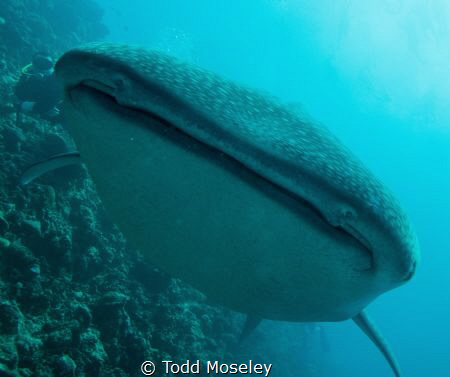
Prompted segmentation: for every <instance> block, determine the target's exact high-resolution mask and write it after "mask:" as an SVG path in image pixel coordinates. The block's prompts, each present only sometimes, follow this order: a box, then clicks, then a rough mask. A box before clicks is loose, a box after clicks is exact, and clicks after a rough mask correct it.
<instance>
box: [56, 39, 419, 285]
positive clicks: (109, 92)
mask: <svg viewBox="0 0 450 377" xmlns="http://www.w3.org/2000/svg"><path fill="white" fill-rule="evenodd" d="M56 72H57V75H58V77H59V78H60V79H61V80H62V82H63V85H64V87H65V91H66V93H67V98H69V100H68V101H66V102H67V103H71V104H76V102H77V101H79V100H80V98H83V96H82V95H81V93H83V91H84V93H89V96H95V95H101V96H104V98H108V99H109V100H110V102H109V105H108V106H116V107H118V108H119V107H120V108H122V109H128V110H133V111H135V112H139V113H141V114H146V115H147V116H149V117H150V118H152V119H154V120H157V121H158V122H160V123H162V124H164V125H166V126H167V125H170V127H173V128H175V129H177V130H179V131H180V132H182V133H184V134H186V135H188V136H189V137H191V138H192V139H194V140H195V141H197V142H199V143H201V144H203V145H207V146H208V147H209V148H212V149H214V150H215V151H216V152H217V153H220V154H224V155H226V156H228V157H230V158H231V159H233V160H235V161H238V162H239V163H240V164H242V166H243V167H245V168H246V169H249V170H250V171H252V172H253V173H255V174H256V175H258V176H260V177H262V178H264V179H265V180H267V181H269V182H270V183H271V184H273V185H276V186H277V187H278V188H280V189H281V190H284V191H285V192H287V193H289V194H290V195H291V196H293V197H295V198H297V199H298V200H299V201H301V202H302V203H304V204H307V205H308V206H309V207H310V208H311V209H313V211H314V212H315V214H316V215H317V216H319V217H320V218H321V219H322V220H323V221H324V222H326V223H327V224H328V225H330V227H331V228H334V229H335V230H336V231H339V232H344V233H346V234H347V235H349V236H350V237H352V238H353V239H355V240H356V241H358V242H359V243H360V244H361V246H362V248H364V249H365V250H366V251H367V253H368V254H369V255H370V266H366V267H367V269H369V270H371V271H372V273H373V276H374V279H376V280H377V285H378V288H377V289H379V291H380V292H381V291H384V290H388V289H391V288H393V287H395V286H397V285H400V284H402V283H403V282H405V281H407V280H408V279H410V278H411V276H412V275H413V273H414V271H415V268H416V264H417V260H418V256H419V251H418V250H419V249H418V244H417V240H416V236H415V234H414V232H413V230H412V229H411V226H410V223H409V221H408V219H407V217H406V216H405V214H404V212H403V210H402V209H401V208H400V205H399V204H398V202H397V200H396V199H395V198H394V197H393V195H392V194H391V193H390V192H389V190H388V189H387V188H386V187H385V186H384V185H383V184H382V183H381V182H380V181H379V180H378V179H377V178H375V177H374V176H373V175H372V174H371V173H370V172H369V171H368V170H367V169H366V168H365V167H364V166H363V165H362V164H361V163H360V161H359V160H358V159H356V158H355V157H354V156H353V155H352V153H351V152H350V151H348V149H347V148H345V147H344V146H342V144H341V143H340V142H339V141H338V140H337V139H336V138H335V137H334V136H333V135H332V134H331V133H330V132H329V131H328V130H327V129H326V128H325V127H323V126H322V125H318V124H316V123H314V122H312V121H311V120H309V119H307V118H306V117H305V116H304V115H303V114H301V113H299V112H295V111H292V109H290V108H288V107H285V106H283V105H282V104H280V103H279V101H277V100H276V99H273V98H269V97H268V96H265V95H262V94H260V93H258V92H256V91H254V90H251V89H247V88H245V87H242V86H240V85H238V84H236V83H233V82H231V81H227V80H224V79H222V78H221V77H219V76H217V75H215V74H213V73H210V72H208V71H205V70H203V69H200V68H198V67H193V66H191V65H188V64H185V63H183V62H180V61H178V60H177V59H175V58H173V57H170V56H167V55H164V54H162V53H159V52H155V51H147V50H144V49H140V48H133V47H129V46H120V45H109V44H90V45H87V46H84V47H81V48H78V49H75V50H72V51H70V52H68V53H66V54H65V55H63V57H62V58H61V59H60V60H59V61H58V63H57V65H56ZM75 91H76V92H77V95H76V96H75V95H72V94H73V93H75ZM68 106H71V105H68ZM99 122H100V121H99ZM76 126H77V125H75V127H76ZM102 127H104V128H103V129H102V130H101V132H102V133H103V134H104V135H106V134H108V124H103V125H102ZM103 137H105V136H103ZM81 149H82V148H81ZM88 167H89V163H88Z"/></svg>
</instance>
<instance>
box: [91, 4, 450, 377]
mask: <svg viewBox="0 0 450 377" xmlns="http://www.w3.org/2000/svg"><path fill="white" fill-rule="evenodd" d="M100 3H101V4H102V6H103V7H104V9H105V11H106V14H105V22H106V24H107V26H108V27H109V29H110V30H111V33H110V35H109V37H108V39H109V40H110V41H114V42H125V43H132V44H139V45H144V46H147V47H151V48H159V49H163V50H165V51H167V52H170V53H172V54H175V55H178V56H179V57H181V58H183V59H185V60H189V61H191V62H194V63H196V64H199V65H201V66H203V67H206V68H209V69H211V70H214V71H216V72H218V73H221V74H223V75H224V76H226V77H228V78H232V79H235V80H237V81H239V82H241V83H244V84H247V85H250V86H252V87H255V88H259V89H262V90H264V91H266V92H269V93H271V94H274V95H277V96H279V97H281V98H282V99H283V100H284V101H286V102H289V103H292V105H293V106H302V107H303V108H304V109H305V110H306V111H307V112H308V113H310V114H311V115H312V116H313V117H314V118H315V119H317V120H319V121H321V122H323V123H324V124H326V125H327V126H328V127H329V128H330V129H331V130H332V131H333V132H334V133H335V134H336V135H338V136H339V137H340V138H341V139H342V140H343V141H344V142H345V144H346V145H348V146H349V147H350V148H351V149H352V150H353V151H354V152H355V153H356V154H357V155H358V156H359V157H360V158H361V159H362V160H363V161H364V162H365V163H366V164H367V165H368V166H369V167H370V168H371V169H372V170H373V171H374V172H375V173H376V174H377V175H378V176H379V177H380V178H381V179H382V180H383V181H384V182H385V183H386V184H387V185H388V186H389V187H390V188H391V189H392V190H393V191H394V193H395V194H396V195H397V196H398V198H399V199H400V201H401V202H402V204H403V206H404V207H405V209H406V210H407V212H408V214H409V215H410V217H411V219H412V221H413V223H414V224H415V228H416V231H417V233H418V236H419V240H420V244H421V248H422V263H421V266H420V268H419V270H418V272H417V275H416V277H415V278H414V279H413V280H412V281H411V282H409V283H408V284H406V285H405V286H403V287H401V288H399V289H396V290H394V291H392V292H389V293H387V294H385V295H383V296H382V297H380V298H379V299H378V300H377V301H376V302H374V303H373V304H372V305H370V307H369V310H370V312H371V314H372V316H373V318H374V320H375V321H376V322H377V323H378V325H379V327H380V328H381V330H382V332H383V333H384V335H385V337H386V338H387V339H388V341H389V343H390V344H391V345H392V347H393V349H394V351H395V353H396V355H397V357H398V359H399V362H400V364H401V367H402V369H403V371H404V374H405V376H409V377H416V376H417V377H423V376H448V375H450V358H449V351H448V350H449V346H448V339H449V337H450V325H449V323H448V318H450V274H449V272H448V271H449V268H450V253H449V252H448V251H449V250H450V236H449V226H450V221H449V216H448V214H449V213H450V195H449V193H450V108H449V107H448V106H447V103H446V102H447V101H446V99H447V95H448V93H449V92H450V71H449V70H448V62H449V61H450V47H449V46H450V21H449V20H450V4H448V2H446V1H445V0H436V1H433V2H422V1H419V0H411V1H402V0H384V1H356V0H354V1H351V0H334V1H333V0H315V1H314V0H253V1H237V0H230V1H209V0H196V1H184V0H171V1H154V2H150V1H148V0H135V1H133V2H130V1H125V0H109V1H106V0H102V1H100ZM273 326H283V325H282V324H273ZM326 330H327V331H328V333H329V334H330V338H331V339H330V352H329V354H328V355H326V356H324V357H323V360H322V361H323V362H324V363H326V364H327V370H328V373H329V375H330V376H331V375H333V376H342V377H348V376H365V377H379V376H390V375H391V372H390V371H389V369H388V366H387V364H386V362H385V361H384V360H383V359H382V357H381V356H380V355H379V353H378V351H377V350H376V349H375V347H374V346H373V345H372V344H371V343H370V342H369V340H368V339H367V338H365V336H364V335H363V334H362V333H360V331H359V330H358V329H356V327H355V326H354V325H353V324H352V323H350V322H347V323H337V324H329V325H328V324H327V325H326ZM280 333H282V331H280ZM274 344H276V345H277V346H279V347H283V339H282V338H277V339H274Z"/></svg>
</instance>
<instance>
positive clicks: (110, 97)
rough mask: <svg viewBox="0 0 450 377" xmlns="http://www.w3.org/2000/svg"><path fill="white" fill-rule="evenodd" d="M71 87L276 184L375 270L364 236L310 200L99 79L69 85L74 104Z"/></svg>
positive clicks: (278, 188) (366, 269) (368, 268)
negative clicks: (120, 97) (119, 95)
mask: <svg viewBox="0 0 450 377" xmlns="http://www.w3.org/2000/svg"><path fill="white" fill-rule="evenodd" d="M73 89H77V90H79V89H82V90H85V91H88V92H90V93H91V94H92V95H95V96H98V97H102V98H103V100H104V101H102V102H103V103H105V104H106V103H107V104H108V105H107V106H112V107H113V108H115V109H116V110H118V111H126V112H128V113H129V112H134V113H136V115H138V116H145V117H146V118H147V119H149V120H151V121H149V122H148V124H149V125H150V124H157V125H158V126H159V127H160V128H161V129H170V130H172V131H174V132H175V133H179V134H181V135H183V138H184V140H186V138H187V139H189V143H190V144H192V145H195V146H196V147H195V149H196V150H198V151H203V153H204V156H205V158H208V156H211V155H220V156H221V159H227V160H229V161H230V162H232V163H233V164H234V165H239V166H240V167H241V168H242V169H245V170H247V171H251V172H252V173H253V174H255V175H257V176H258V177H259V178H261V179H262V180H264V181H265V182H266V183H267V184H268V185H270V186H272V187H275V188H276V190H279V191H281V192H283V193H285V194H287V195H289V196H290V197H292V198H294V199H295V200H296V201H297V202H299V203H301V204H302V205H303V206H305V207H307V208H309V209H310V210H311V213H313V214H314V216H315V217H317V219H319V220H320V221H321V222H322V223H323V224H324V225H326V226H327V227H328V228H329V229H330V232H337V233H339V234H341V235H345V237H348V238H350V239H352V240H353V241H356V242H357V243H358V244H359V245H360V246H361V249H362V250H364V251H365V253H366V254H367V256H368V257H369V258H370V263H369V265H368V266H364V268H361V269H360V268H358V269H357V270H362V271H370V270H373V269H374V256H373V251H372V250H371V247H370V244H369V243H368V242H364V237H363V236H362V235H361V234H359V233H358V231H357V230H356V229H354V228H353V229H350V231H349V229H344V228H343V227H341V226H333V225H331V224H330V223H329V222H328V221H327V220H326V218H325V217H324V216H323V214H322V212H321V211H320V210H319V209H318V208H317V207H315V206H314V205H313V203H311V202H310V201H308V200H307V199H305V198H303V197H301V196H299V195H298V194H296V193H294V192H292V191H290V190H288V189H286V188H285V187H283V186H281V185H279V184H278V183H276V182H274V181H272V180H270V179H268V178H267V177H265V176H263V175H261V174H259V173H257V172H255V171H253V170H252V169H250V168H249V167H248V166H246V165H245V164H243V163H242V162H241V161H239V160H237V159H236V158H234V157H233V156H230V155H229V154H227V153H226V152H224V151H222V150H219V149H217V148H215V147H213V146H210V145H207V144H205V143H204V142H202V141H201V140H198V139H197V138H195V137H193V136H192V135H189V134H187V133H186V132H185V131H184V130H182V129H181V128H180V127H178V126H177V125H176V124H174V123H173V122H171V121H169V120H168V119H166V118H164V117H162V116H160V115H159V114H156V113H154V112H151V111H149V110H148V109H142V108H139V107H132V106H127V105H123V104H121V103H119V102H118V101H117V99H116V97H115V95H114V93H115V90H116V89H115V88H114V87H112V86H110V85H107V84H105V83H102V82H99V81H97V80H91V79H90V80H84V81H82V82H81V83H80V84H78V85H76V86H74V87H72V88H68V93H69V98H71V102H72V103H73V104H74V106H75V107H76V100H74V99H73V98H72V96H71V94H70V93H71V91H72V90H73ZM172 141H173V142H177V140H176V139H173V140H172Z"/></svg>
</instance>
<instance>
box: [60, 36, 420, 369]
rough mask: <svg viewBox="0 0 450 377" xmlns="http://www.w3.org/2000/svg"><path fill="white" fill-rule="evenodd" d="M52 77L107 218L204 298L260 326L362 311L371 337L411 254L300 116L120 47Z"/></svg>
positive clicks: (373, 182) (371, 184)
mask: <svg viewBox="0 0 450 377" xmlns="http://www.w3.org/2000/svg"><path fill="white" fill-rule="evenodd" d="M55 70H56V74H57V76H58V77H59V78H60V80H61V81H62V83H63V86H64V90H65V113H66V114H67V118H68V119H69V122H70V123H71V125H72V128H73V131H72V133H73V135H74V138H75V141H76V143H77V146H78V147H79V150H80V153H81V156H82V157H83V159H84V161H85V163H86V165H87V167H88V170H89V171H90V173H91V175H92V177H93V179H94V181H95V183H96V185H97V188H98V190H99V193H100V196H101V198H102V200H103V202H104V204H105V206H106V208H107V210H108V211H109V212H110V214H111V216H112V219H113V220H114V221H115V222H116V223H117V224H118V226H119V228H120V229H121V230H122V231H123V232H124V234H125V236H126V237H127V238H128V240H129V241H130V242H131V243H133V244H134V245H135V246H137V247H138V248H140V249H141V250H142V252H143V253H144V254H145V255H146V256H148V258H149V259H150V260H151V261H152V262H154V263H155V264H158V265H160V266H161V267H162V268H164V269H165V270H167V271H168V272H169V273H171V274H172V275H174V276H177V277H180V278H182V279H184V280H186V281H187V282H189V283H191V284H192V285H193V286H195V287H196V288H198V289H199V290H201V291H203V292H204V293H206V294H207V295H208V296H209V297H210V298H211V299H213V300H215V301H217V302H218V303H221V304H223V305H226V306H228V307H230V308H232V309H235V310H238V311H241V312H244V313H247V314H249V315H250V316H252V317H257V318H269V319H277V320H288V321H340V320H345V319H348V318H352V317H357V316H360V317H357V318H359V321H357V323H358V324H359V325H360V326H361V327H362V328H363V329H364V330H365V331H366V332H368V333H372V332H373V331H371V328H370V325H369V323H368V320H367V318H366V317H365V316H364V317H361V315H362V314H361V313H362V311H363V309H364V308H365V307H366V306H367V304H368V303H370V302H371V301H372V300H373V299H374V298H376V297H377V296H378V295H379V294H381V293H383V292H385V291H387V290H389V289H392V288H394V287H396V286H399V285H401V284H403V283H404V282H406V281H407V280H409V279H410V278H411V277H412V275H413V273H414V271H415V268H416V264H417V261H418V258H419V248H418V244H417V240H416V236H415V234H414V232H413V230H412V229H411V226H410V223H409V221H408V219H407V217H406V216H405V214H404V212H403V210H402V209H401V208H400V206H399V204H398V203H397V201H396V200H395V198H394V197H393V196H392V194H391V193H390V192H389V190H388V189H387V188H386V187H385V186H384V185H383V184H382V183H381V182H380V181H379V180H378V179H377V178H376V177H374V176H373V175H372V174H371V172H369V171H368V170H367V169H366V168H365V167H364V166H363V164H362V163H361V162H360V161H359V160H358V159H357V158H356V157H355V156H354V155H353V154H352V153H351V152H350V151H349V150H348V149H347V148H345V147H344V146H343V145H342V144H341V143H340V142H339V141H338V139H337V138H336V137H334V136H333V135H332V134H331V133H330V132H329V131H328V130H327V129H326V128H325V127H324V126H322V125H318V124H316V123H315V122H313V121H312V120H310V119H309V118H307V117H306V116H305V115H304V114H302V113H300V112H298V111H294V110H292V109H291V108H289V107H286V106H284V105H283V104H281V103H280V102H279V101H278V100H276V99H274V98H270V97H268V96H267V95H264V94H261V93H259V92H257V91H255V90H252V89H248V88H245V87H243V86H241V85H238V84H236V83H234V82H232V81H228V80H225V79H223V78H222V77H220V76H218V75H216V74H214V73H211V72H208V71H205V70H203V69H200V68H198V67H195V66H192V65H189V64H185V63H183V62H181V61H179V60H177V59H175V58H173V57H170V56H166V55H164V54H162V53H159V52H154V51H148V50H144V49H140V48H134V47H130V46H122V45H110V44H90V45H86V46H83V47H80V48H77V49H74V50H71V51H69V52H67V53H66V54H64V55H63V56H62V57H61V58H60V59H59V61H58V62H57V64H56V68H55ZM372 335H373V334H372ZM373 336H374V337H375V338H376V335H373ZM377 345H378V346H379V348H380V349H382V351H383V352H384V353H385V355H387V357H388V359H389V361H390V363H391V365H392V366H393V368H394V370H395V373H396V374H397V375H399V372H398V370H396V366H395V362H394V361H393V359H392V357H391V356H390V353H389V351H388V350H387V349H386V347H385V345H384V344H383V343H382V342H379V344H377ZM383 347H384V349H383Z"/></svg>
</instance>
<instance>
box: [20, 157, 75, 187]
mask: <svg viewBox="0 0 450 377" xmlns="http://www.w3.org/2000/svg"><path fill="white" fill-rule="evenodd" d="M80 163H81V157H80V153H79V152H67V153H60V154H55V155H54V156H51V157H49V158H47V159H45V160H42V161H39V162H36V163H35V164H33V165H31V166H29V167H28V168H27V169H26V170H25V171H24V172H23V173H22V175H21V176H20V184H21V185H22V186H25V185H27V184H28V183H30V182H32V181H33V180H34V179H36V178H38V177H40V176H41V175H43V174H45V173H47V172H49V171H52V170H55V169H58V168H62V167H63V166H68V165H73V164H80Z"/></svg>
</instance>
